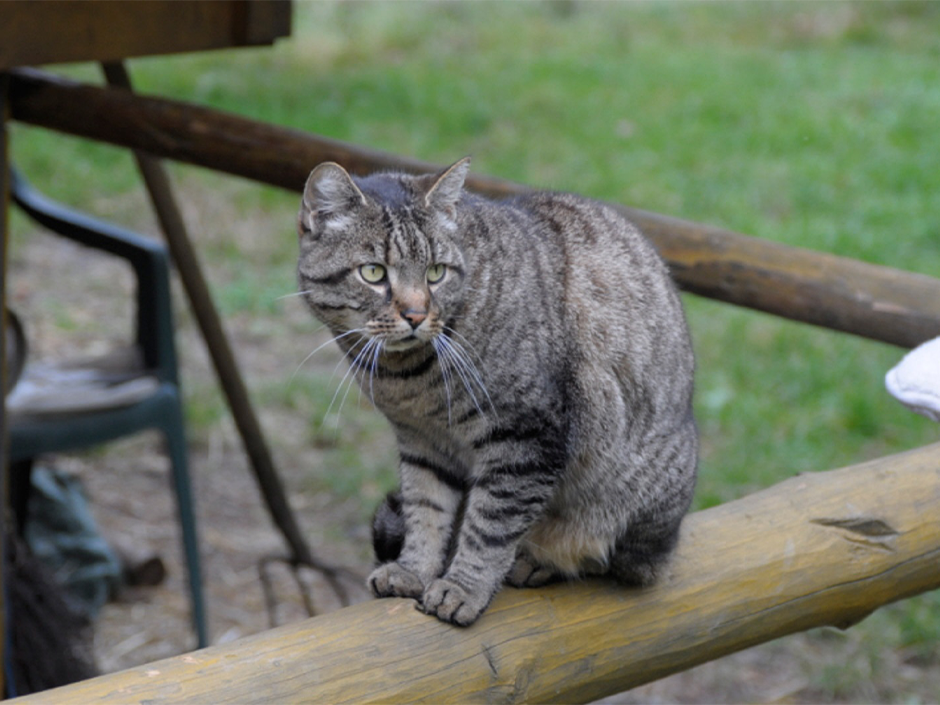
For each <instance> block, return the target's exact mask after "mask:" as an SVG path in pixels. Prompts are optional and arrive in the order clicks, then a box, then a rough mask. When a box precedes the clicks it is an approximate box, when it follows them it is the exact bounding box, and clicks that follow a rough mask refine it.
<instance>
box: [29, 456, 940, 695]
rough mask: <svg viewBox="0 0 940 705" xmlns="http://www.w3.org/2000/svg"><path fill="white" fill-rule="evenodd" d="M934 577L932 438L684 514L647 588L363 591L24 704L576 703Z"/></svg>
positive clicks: (845, 621) (937, 564)
mask: <svg viewBox="0 0 940 705" xmlns="http://www.w3.org/2000/svg"><path fill="white" fill-rule="evenodd" d="M938 587H940V444H936V445H931V446H926V447H924V448H920V449H917V450H914V451H910V452H907V453H903V454H900V455H895V456H891V457H887V458H882V459H880V460H875V461H872V462H868V463H864V464H861V465H857V466H854V467H849V468H846V469H842V470H833V471H829V472H822V473H809V474H803V475H798V476H796V477H794V478H791V479H789V480H787V481H785V482H782V483H780V484H779V485H776V486H774V487H771V488H770V489H767V490H764V491H761V492H758V493H756V494H753V495H750V496H749V497H745V498H744V499H741V500H738V501H735V502H730V503H728V504H724V505H722V506H719V507H715V508H713V509H708V510H705V511H702V512H697V513H695V514H692V515H691V516H689V517H688V518H687V519H686V522H685V524H684V526H683V531H682V538H681V541H680V543H679V547H678V549H677V553H676V555H675V557H674V559H673V562H672V564H671V568H670V574H669V575H668V576H667V577H666V578H665V579H664V580H663V581H662V582H661V583H660V584H659V585H658V586H656V587H653V588H651V589H647V590H630V589H627V588H623V587H620V586H618V585H616V584H614V583H612V582H609V581H606V580H600V579H594V580H585V581H583V582H581V583H577V584H567V585H554V586H550V587H546V588H540V589H535V590H513V589H511V588H505V589H504V590H503V591H502V592H501V593H500V594H499V595H497V597H496V599H495V600H494V602H493V604H492V606H491V607H490V609H489V610H488V611H487V612H486V613H485V614H484V615H483V617H482V618H481V619H480V620H479V621H478V622H477V623H476V624H474V625H473V626H472V627H470V628H468V629H460V628H457V627H452V626H449V625H445V624H442V623H441V622H438V621H437V620H435V619H433V618H431V617H428V616H426V615H423V614H421V613H419V612H417V611H416V610H415V609H414V603H413V602H412V601H410V600H403V599H385V600H375V601H372V602H367V603H364V604H360V605H356V606H353V607H349V608H346V609H343V610H340V611H337V612H333V613H331V614H328V615H324V616H321V617H317V618H314V619H312V620H308V621H304V622H299V623H296V624H291V625H288V626H284V627H280V628H278V629H274V630H271V631H268V632H264V633H262V634H257V635H255V636H251V637H248V638H245V639H242V640H240V641H238V642H235V643H232V644H226V645H222V646H213V647H210V648H208V649H205V650H202V651H197V652H194V653H191V654H185V655H182V656H177V657H175V658H170V659H166V660H163V661H159V662H156V663H153V664H150V665H147V666H142V667H140V668H134V669H131V670H127V671H123V672H121V673H114V674H110V675H107V676H102V677H99V678H95V679H92V680H89V681H85V682H83V683H78V684H75V685H72V686H67V687H65V688H61V689H58V690H55V691H49V692H46V693H42V694H39V695H38V696H35V697H29V698H25V699H23V701H22V702H23V703H24V705H25V704H26V703H31V702H37V703H38V702H56V703H61V704H63V705H66V704H68V703H86V702H100V703H110V702H113V703H126V702H130V701H133V702H144V701H146V702H150V703H188V702H202V701H212V702H239V703H254V702H257V703H267V702H281V703H288V702H301V701H304V702H328V703H371V702H430V703H446V702H461V703H468V702H588V701H591V700H594V699H597V698H600V697H603V696H606V695H611V694H613V693H617V692H621V691H624V690H628V689H630V688H633V687H635V686H638V685H641V684H643V683H647V682H650V681H653V680H656V679H658V678H661V677H663V676H666V675H669V674H670V673H675V672H678V671H682V670H685V669H688V668H691V667H692V666H695V665H698V664H700V663H703V662H706V661H710V660H712V659H715V658H718V657H719V656H724V655H726V654H730V653H732V652H735V651H739V650H741V649H745V648H747V647H750V646H754V645H755V644H759V643H762V642H766V641H769V640H771V639H776V638H778V637H781V636H784V635H787V634H792V633H794V632H799V631H803V630H806V629H809V628H811V627H818V626H823V625H834V626H837V627H842V628H845V627H848V626H850V625H852V624H855V623H856V622H858V621H859V620H861V619H863V618H864V617H865V616H867V615H868V614H869V613H871V612H872V611H873V610H875V609H877V608H878V607H880V606H882V605H885V604H887V603H890V602H893V601H895V600H899V599H902V598H905V597H909V596H912V595H916V594H918V593H921V592H925V591H927V590H933V589H936V588H938Z"/></svg>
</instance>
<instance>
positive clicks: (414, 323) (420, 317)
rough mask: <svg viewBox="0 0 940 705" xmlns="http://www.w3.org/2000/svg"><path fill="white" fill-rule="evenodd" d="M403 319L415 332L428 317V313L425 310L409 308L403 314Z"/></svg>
mask: <svg viewBox="0 0 940 705" xmlns="http://www.w3.org/2000/svg"><path fill="white" fill-rule="evenodd" d="M401 317H402V318H404V319H405V320H406V321H408V324H409V325H410V326H411V329H412V330H414V329H415V328H417V327H418V326H420V325H421V324H422V323H423V322H424V319H425V318H427V317H428V312H427V311H425V310H423V309H417V308H409V309H408V310H407V311H402V312H401Z"/></svg>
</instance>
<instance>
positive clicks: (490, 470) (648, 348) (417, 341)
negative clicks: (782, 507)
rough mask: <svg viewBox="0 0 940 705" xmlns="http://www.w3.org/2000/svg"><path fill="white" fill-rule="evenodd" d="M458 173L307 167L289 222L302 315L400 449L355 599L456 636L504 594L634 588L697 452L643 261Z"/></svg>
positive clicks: (670, 299) (628, 239)
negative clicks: (581, 582)
mask: <svg viewBox="0 0 940 705" xmlns="http://www.w3.org/2000/svg"><path fill="white" fill-rule="evenodd" d="M468 168H469V160H468V159H465V160H463V161H460V162H457V163H456V164H455V165H453V166H452V167H450V168H449V169H447V170H445V171H444V172H442V173H441V174H436V175H427V176H420V177H412V176H406V175H402V174H376V175H372V176H369V177H366V178H361V179H358V178H357V179H353V178H351V177H350V176H349V175H348V174H347V173H346V172H345V171H344V170H343V169H342V168H341V167H339V166H338V165H336V164H332V163H327V164H322V165H320V166H319V167H317V168H316V169H315V170H314V171H313V172H312V173H311V175H310V178H309V179H308V182H307V186H306V189H305V193H304V198H303V203H302V207H301V211H300V216H299V234H300V260H299V278H300V286H301V289H302V291H303V292H304V297H305V298H306V301H307V302H308V304H309V305H310V307H311V309H312V310H313V312H314V314H315V315H316V316H317V317H318V318H319V319H321V320H322V321H323V322H324V323H326V324H327V325H328V326H329V327H330V329H331V330H332V331H333V333H334V335H335V336H336V342H337V344H338V345H339V346H340V347H341V348H342V349H343V350H344V351H345V352H346V354H347V355H348V357H349V359H350V360H351V364H352V368H353V373H354V374H355V375H356V378H357V380H358V382H359V384H360V386H361V388H362V390H363V393H364V394H366V395H368V397H369V398H371V399H372V400H373V401H374V403H375V405H376V406H377V407H378V408H379V409H380V410H381V411H382V412H383V413H384V414H385V416H386V417H387V418H388V419H389V421H390V422H391V424H392V427H393V429H394V431H395V434H396V437H397V441H398V445H399V450H400V474H401V488H400V493H398V494H397V495H396V496H395V497H393V498H392V499H393V500H394V501H393V502H390V503H389V504H387V505H386V506H384V507H382V508H381V511H380V513H379V516H377V524H378V526H377V527H376V542H377V547H379V556H380V558H381V559H382V560H383V562H382V563H381V564H380V565H379V566H378V567H377V568H376V569H375V571H374V572H373V573H372V575H371V576H370V577H369V586H370V588H371V589H372V591H373V593H374V594H375V595H377V596H390V595H398V596H406V597H413V598H416V599H417V600H419V604H420V606H421V607H422V609H423V610H424V611H425V612H427V613H429V614H433V615H436V616H437V617H438V618H440V619H442V620H444V621H448V622H452V623H454V624H459V625H468V624H471V623H472V622H474V621H475V620H476V619H477V617H479V615H480V614H481V613H482V612H483V610H484V609H485V608H486V606H487V605H488V604H489V602H490V600H491V599H492V597H493V595H494V594H495V593H496V591H497V590H498V589H499V586H500V585H501V584H502V583H503V582H504V581H505V582H508V583H510V584H512V585H515V586H534V585H541V584H543V583H546V582H549V581H551V580H555V579H558V578H563V577H572V576H579V575H586V574H607V573H610V574H613V575H614V576H615V577H617V578H619V579H620V580H622V581H624V582H627V583H630V584H639V585H645V584H649V583H650V582H652V581H653V580H654V579H655V578H656V577H657V572H658V571H659V570H660V568H661V567H662V565H663V564H664V561H665V559H666V558H667V556H668V554H669V552H670V551H671V550H672V548H673V546H674V544H675V542H676V540H677V537H678V531H679V525H680V522H681V520H682V517H683V515H684V514H685V512H686V511H687V509H688V506H689V503H690V501H691V497H692V490H693V487H694V484H695V468H696V453H697V439H696V432H695V422H694V420H693V417H692V410H691V398H692V375H693V360H692V350H691V345H690V342H689V336H688V331H687V327H686V323H685V319H684V316H683V313H682V308H681V304H680V301H679V297H678V295H677V294H676V291H675V289H674V287H673V285H672V282H671V280H670V278H669V275H668V272H667V271H666V268H665V266H664V265H663V263H662V262H661V260H660V259H659V257H658V256H657V255H656V253H655V252H654V250H653V248H652V247H651V245H650V244H649V243H648V242H647V241H646V240H645V239H644V238H643V237H642V236H641V235H640V233H639V232H638V231H637V230H636V228H635V227H634V226H633V225H631V224H630V223H629V222H628V221H626V220H625V219H624V218H623V217H622V216H620V215H619V214H618V213H617V212H615V211H614V210H612V209H610V208H608V207H607V206H604V205H601V204H599V203H596V202H593V201H589V200H586V199H584V198H579V197H577V196H573V195H567V194H553V193H538V194H533V195H530V196H524V197H520V198H516V199H513V200H510V201H505V202H499V203H496V202H492V201H489V200H486V199H483V198H479V197H477V196H474V195H472V194H470V193H468V192H466V191H464V190H463V183H464V179H465V176H466V173H467V170H468ZM376 265H377V266H376ZM379 275H381V278H379ZM396 527H397V528H396ZM402 534H403V535H402Z"/></svg>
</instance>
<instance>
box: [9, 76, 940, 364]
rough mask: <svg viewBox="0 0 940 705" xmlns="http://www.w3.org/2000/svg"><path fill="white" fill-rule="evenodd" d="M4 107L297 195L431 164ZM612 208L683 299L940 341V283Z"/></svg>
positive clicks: (915, 340) (112, 94)
mask: <svg viewBox="0 0 940 705" xmlns="http://www.w3.org/2000/svg"><path fill="white" fill-rule="evenodd" d="M11 106H12V113H13V117H14V118H15V119H17V120H21V121H24V122H28V123H31V124H34V125H40V126H44V127H47V128H50V129H54V130H59V131H62V132H67V133H69V134H74V135H78V136H82V137H88V138H91V139H96V140H101V141H104V142H109V143H112V144H118V145H123V146H125V147H130V148H132V149H137V150H142V151H144V152H149V153H150V154H153V155H156V156H160V157H165V158H168V159H174V160H177V161H182V162H187V163H190V164H196V165H199V166H204V167H208V168H210V169H216V170H218V171H223V172H226V173H229V174H235V175H238V176H243V177H246V178H249V179H254V180H256V181H260V182H262V183H266V184H271V185H274V186H279V187H282V188H285V189H289V190H291V191H295V192H300V191H302V190H303V185H304V182H305V181H306V178H307V175H308V174H309V172H310V170H311V169H312V168H313V167H314V166H316V165H317V164H319V163H320V162H323V161H335V162H339V163H340V164H342V165H343V166H345V167H346V168H347V169H349V170H350V171H352V172H354V173H359V174H362V173H368V172H371V171H374V170H377V169H400V170H403V171H409V172H427V171H434V170H437V169H439V168H440V165H435V164H430V163H427V162H423V161H420V160H416V159H411V158H406V157H400V156H396V155H393V154H388V153H385V152H378V151H375V150H369V149H366V148H363V147H359V146H356V145H351V144H348V143H344V142H340V141H337V140H331V139H327V138H324V137H318V136H315V135H311V134H309V133H305V132H301V131H299V130H291V129H287V128H283V127H277V126H274V125H267V124H263V123H259V122H255V121H251V120H247V119H244V118H241V117H237V116H235V115H231V114H227V113H222V112H219V111H216V110H211V109H208V108H202V107H198V106H194V105H189V104H186V103H181V102H178V101H171V100H164V99H160V98H152V97H143V96H135V95H131V94H127V93H124V92H121V91H117V90H109V89H105V88H97V87H94V86H88V85H83V84H79V83H75V82H71V81H66V80H64V79H57V78H53V77H50V76H49V75H47V74H42V73H39V72H35V71H18V72H16V73H14V75H13V77H12V80H11ZM456 156H460V155H456ZM467 184H468V186H469V187H470V188H471V189H473V190H475V191H478V192H480V193H485V194H488V195H491V196H497V197H505V196H513V195H518V194H521V193H525V192H526V191H528V190H529V189H528V188H527V187H525V186H522V185H519V184H514V183H511V182H508V181H504V180H501V179H495V178H492V177H487V176H482V175H479V174H471V175H470V177H469V178H468V179H467ZM613 205H614V207H615V208H618V209H619V210H620V211H622V212H623V213H624V214H625V215H626V216H627V217H628V218H630V219H632V220H633V221H634V222H635V223H636V224H637V225H638V226H640V228H641V229H642V230H643V231H644V233H645V234H646V235H647V236H648V237H649V238H650V239H651V240H652V241H653V243H654V244H655V245H656V247H657V248H658V249H659V251H660V253H661V254H662V255H663V257H664V258H665V259H666V261H667V262H668V263H669V265H670V268H671V270H672V273H673V276H674V277H675V279H676V281H677V282H678V283H679V285H680V286H681V287H683V288H684V289H686V290H688V291H691V292H694V293H696V294H700V295H703V296H708V297H711V298H714V299H718V300H721V301H726V302H729V303H733V304H737V305H740V306H747V307H750V308H754V309H757V310H760V311H765V312H767V313H772V314H776V315H779V316H783V317H786V318H791V319H794V320H798V321H802V322H805V323H811V324H815V325H820V326H824V327H827V328H831V329H834V330H839V331H843V332H847V333H853V334H856V335H861V336H864V337H867V338H872V339H874V340H880V341H884V342H888V343H893V344H895V345H899V346H901V347H908V348H910V347H915V346H917V345H919V344H920V343H922V342H924V341H926V340H930V339H931V338H934V337H936V336H940V279H936V278H933V277H929V276H926V275H919V274H912V273H909V272H903V271H899V270H896V269H891V268H888V267H882V266H879V265H875V264H868V263H864V262H858V261H855V260H851V259H848V258H845V257H838V256H835V255H831V254H825V253H820V252H814V251H810V250H805V249H800V248H795V247H788V246H785V245H781V244H778V243H774V242H769V241H765V240H760V239H758V238H754V237H748V236H746V235H741V234H738V233H734V232H730V231H727V230H723V229H721V228H716V227H710V226H705V225H700V224H697V223H691V222H689V221H685V220H680V219H678V218H672V217H668V216H664V215H658V214H656V213H650V212H648V211H644V210H639V209H636V208H628V207H626V206H622V205H617V204H613Z"/></svg>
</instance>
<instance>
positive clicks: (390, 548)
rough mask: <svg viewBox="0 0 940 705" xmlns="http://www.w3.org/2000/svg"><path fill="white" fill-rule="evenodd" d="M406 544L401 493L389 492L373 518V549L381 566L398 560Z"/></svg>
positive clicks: (396, 491)
mask: <svg viewBox="0 0 940 705" xmlns="http://www.w3.org/2000/svg"><path fill="white" fill-rule="evenodd" d="M404 543H405V517H404V516H403V515H402V507H401V492H400V491H398V490H395V491H394V492H389V493H388V494H387V495H386V496H385V499H384V500H383V501H382V503H381V504H380V505H379V507H378V509H376V510H375V514H374V515H373V517H372V548H373V549H375V559H376V561H377V562H378V563H379V564H382V563H389V562H391V561H394V560H395V559H397V558H398V555H399V554H400V553H401V549H402V546H403V545H404Z"/></svg>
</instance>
